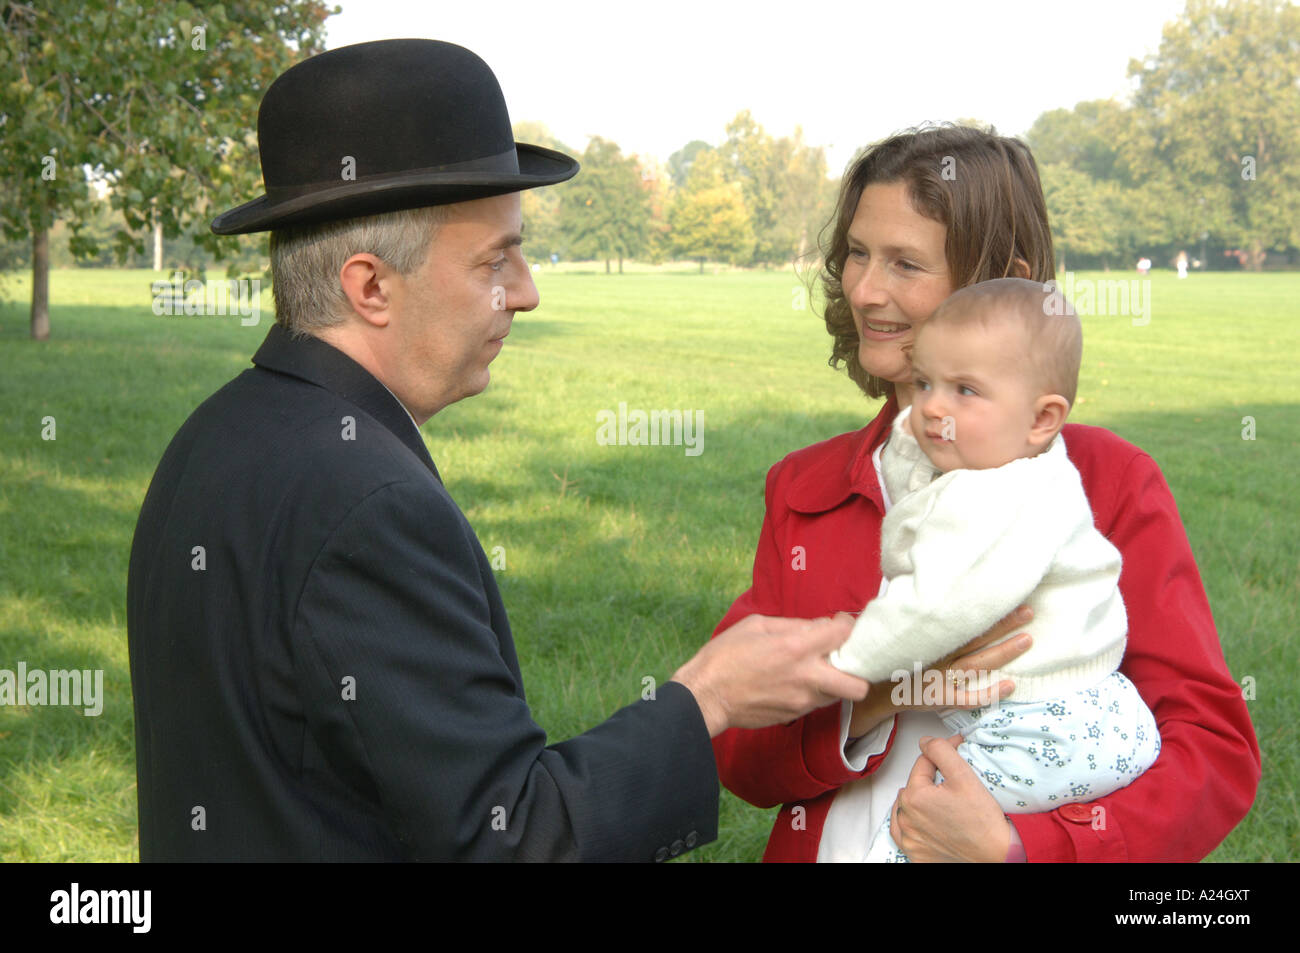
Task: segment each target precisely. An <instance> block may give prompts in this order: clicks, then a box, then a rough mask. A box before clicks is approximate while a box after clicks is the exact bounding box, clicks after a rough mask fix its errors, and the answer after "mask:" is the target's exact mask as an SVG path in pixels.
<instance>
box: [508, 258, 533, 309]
mask: <svg viewBox="0 0 1300 953" xmlns="http://www.w3.org/2000/svg"><path fill="white" fill-rule="evenodd" d="M540 303H541V295H539V294H538V293H537V284H536V283H535V282H534V281H533V269H532V266H531V265H529V264H528V262H527V261H525V262H524V270H523V277H521V278H520V279H519V281H517V282H516V283H515V286H514V287H513V288H512V289H511V293H510V298H509V299H508V300H507V302H506V306H507V308H508V310H510V311H532V310H533V309H534V308H535V307H537V305H538V304H540Z"/></svg>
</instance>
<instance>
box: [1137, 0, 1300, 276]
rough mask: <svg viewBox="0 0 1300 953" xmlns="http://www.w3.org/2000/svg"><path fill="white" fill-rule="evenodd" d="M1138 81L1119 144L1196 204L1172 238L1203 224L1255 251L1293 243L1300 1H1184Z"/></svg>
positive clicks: (1297, 236)
mask: <svg viewBox="0 0 1300 953" xmlns="http://www.w3.org/2000/svg"><path fill="white" fill-rule="evenodd" d="M1129 75H1130V77H1134V78H1136V79H1137V81H1138V89H1137V92H1136V93H1135V95H1134V99H1133V112H1134V122H1133V124H1132V127H1131V132H1130V135H1129V136H1128V137H1127V139H1126V141H1125V142H1124V144H1123V146H1122V153H1123V155H1124V157H1125V159H1126V161H1127V162H1128V163H1129V165H1130V166H1131V167H1132V168H1133V169H1134V171H1135V172H1136V173H1137V174H1139V175H1140V176H1141V177H1142V178H1144V179H1146V180H1148V181H1151V180H1158V181H1161V182H1162V183H1163V184H1164V185H1165V187H1166V188H1167V190H1168V191H1169V192H1170V193H1172V194H1176V195H1178V196H1179V197H1180V199H1181V201H1180V202H1179V203H1178V204H1179V205H1181V206H1183V207H1185V208H1188V209H1191V210H1193V212H1194V213H1195V214H1193V215H1190V216H1187V218H1186V222H1185V224H1184V225H1183V227H1184V228H1188V229H1189V230H1188V231H1185V232H1183V233H1182V234H1180V235H1178V236H1176V237H1177V238H1178V239H1180V240H1190V239H1191V238H1193V237H1195V233H1197V232H1201V231H1209V232H1214V233H1216V234H1217V235H1218V236H1219V237H1220V238H1221V239H1222V240H1224V241H1227V242H1229V243H1233V244H1238V245H1240V246H1241V247H1243V248H1247V249H1249V251H1250V259H1249V261H1250V264H1251V267H1252V268H1254V269H1259V268H1260V267H1261V265H1262V263H1263V260H1264V254H1265V250H1266V249H1267V248H1269V247H1284V246H1287V245H1297V244H1300V162H1297V161H1296V156H1297V155H1300V8H1297V7H1296V6H1293V5H1292V4H1290V3H1278V2H1276V0H1229V2H1227V3H1212V2H1209V0H1189V2H1188V4H1187V8H1186V10H1185V11H1184V13H1183V15H1182V16H1181V17H1179V19H1178V20H1177V21H1175V22H1173V23H1170V24H1168V25H1167V26H1166V27H1165V29H1164V34H1163V38H1162V39H1161V42H1160V49H1159V51H1158V52H1157V53H1156V55H1155V56H1152V57H1148V58H1147V59H1146V60H1144V61H1141V62H1139V61H1137V60H1134V61H1132V62H1131V63H1130V64H1129Z"/></svg>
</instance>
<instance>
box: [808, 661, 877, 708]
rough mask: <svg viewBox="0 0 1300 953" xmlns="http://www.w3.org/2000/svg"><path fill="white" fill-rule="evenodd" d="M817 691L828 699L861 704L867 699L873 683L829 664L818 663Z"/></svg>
mask: <svg viewBox="0 0 1300 953" xmlns="http://www.w3.org/2000/svg"><path fill="white" fill-rule="evenodd" d="M818 666H819V673H818V675H817V681H816V685H817V690H818V691H819V692H821V693H822V694H823V695H825V696H826V697H827V698H847V699H848V700H849V701H855V702H860V701H862V700H863V699H864V698H866V697H867V692H868V691H870V689H871V683H870V682H868V681H866V680H865V679H861V678H858V677H857V676H856V675H850V674H849V673H848V672H841V671H840V670H839V669H838V668H836V667H835V666H834V665H832V664H830V663H829V662H818Z"/></svg>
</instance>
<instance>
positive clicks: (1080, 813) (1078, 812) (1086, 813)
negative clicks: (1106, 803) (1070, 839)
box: [1056, 804, 1092, 824]
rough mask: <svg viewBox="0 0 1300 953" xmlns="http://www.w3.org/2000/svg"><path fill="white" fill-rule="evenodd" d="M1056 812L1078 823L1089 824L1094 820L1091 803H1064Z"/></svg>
mask: <svg viewBox="0 0 1300 953" xmlns="http://www.w3.org/2000/svg"><path fill="white" fill-rule="evenodd" d="M1056 813H1057V814H1060V815H1061V816H1062V817H1063V818H1065V819H1066V820H1067V821H1073V822H1074V823H1076V824H1088V823H1090V822H1091V821H1092V805H1091V804H1063V805H1061V806H1060V807H1058V808H1057V809H1056Z"/></svg>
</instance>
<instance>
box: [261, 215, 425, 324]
mask: <svg viewBox="0 0 1300 953" xmlns="http://www.w3.org/2000/svg"><path fill="white" fill-rule="evenodd" d="M446 219H447V206H445V205H433V206H428V207H426V208H413V209H403V210H401V211H397V212H385V213H383V214H380V215H367V216H364V217H362V218H348V219H343V220H342V221H337V222H322V223H320V224H317V225H299V226H291V227H289V228H282V229H277V230H275V231H273V232H271V292H272V294H273V295H274V296H275V320H276V321H277V322H278V323H279V324H281V325H282V326H283V327H284V328H285V329H286V330H288V331H290V332H291V333H292V334H293V335H294V337H299V336H301V335H304V334H314V333H316V332H317V331H322V330H324V329H325V328H329V327H335V326H337V325H339V324H342V323H343V322H344V321H346V320H347V314H346V312H345V311H344V305H345V304H346V303H347V297H346V296H345V295H344V294H343V286H342V284H341V283H340V282H339V271H340V270H342V268H343V263H344V262H345V261H347V260H348V259H349V258H351V257H352V256H353V255H357V254H362V253H365V254H371V255H374V256H375V257H376V258H379V259H381V260H382V261H384V262H387V263H388V264H389V265H390V266H392V267H393V268H394V269H396V270H397V272H398V273H399V274H402V275H409V274H411V273H412V272H413V271H415V270H416V269H417V268H419V267H420V265H422V264H423V263H424V259H425V257H426V256H427V255H428V253H429V245H430V244H431V243H432V242H433V238H434V235H436V234H437V231H438V226H439V225H441V224H442V223H443V222H444V221H446Z"/></svg>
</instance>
